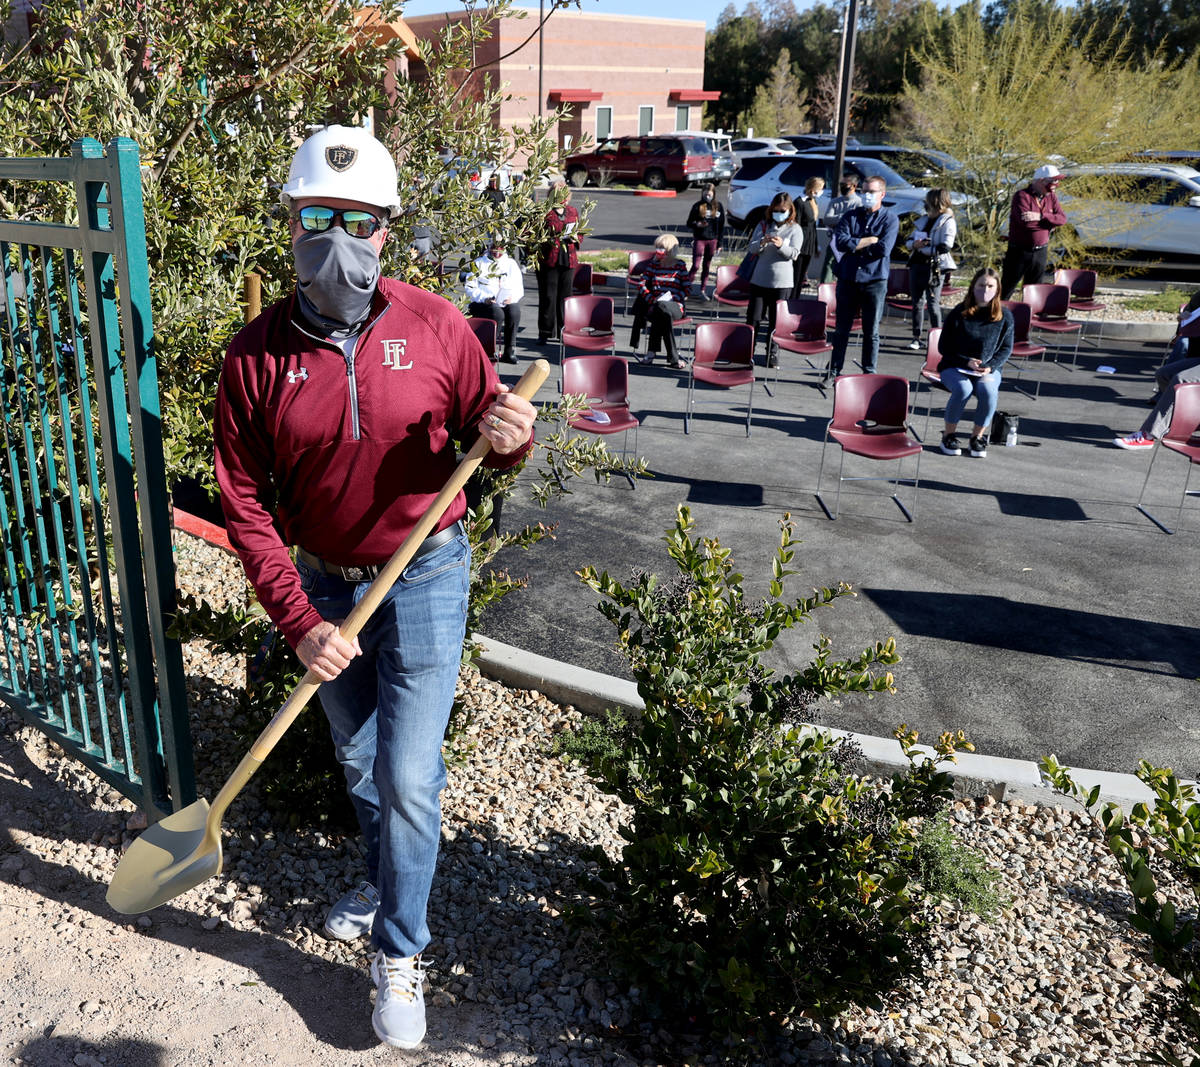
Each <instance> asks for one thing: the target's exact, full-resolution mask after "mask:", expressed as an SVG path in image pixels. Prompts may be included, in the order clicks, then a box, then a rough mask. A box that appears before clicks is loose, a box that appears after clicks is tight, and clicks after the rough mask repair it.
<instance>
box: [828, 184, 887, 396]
mask: <svg viewBox="0 0 1200 1067" xmlns="http://www.w3.org/2000/svg"><path fill="white" fill-rule="evenodd" d="M886 192H887V182H885V181H884V180H883V179H882V178H880V177H879V176H877V175H874V176H872V177H870V178H868V179H867V180H866V183H865V186H864V191H863V193H862V206H861V207H856V208H853V209H851V210H850V211H847V212H846V213H845V214H844V215H843V216H842V217H841V219H840V220H839V221H838V224H837V228H836V229H835V230H834V231H833V238H832V241H831V243H832V245H833V247H834V249H835V250H836V252H835V254H836V255H838V256H840V257H841V258H839V259H838V260H837V265H836V267H835V268H834V272H835V273H836V274H837V279H838V281H837V325H836V327H835V329H834V331H833V353H832V355H831V356H830V371H831V373H832V375H833V377H835V378H836V377H837V376H838V375H839V374H841V373H842V365H843V364H844V363H845V361H846V345H847V343H848V342H849V340H850V328H851V327H852V326H853V325H854V316H855V315H856V314H857V313H858V312H859V309H860V308H861V310H862V335H863V340H862V356H863V358H862V368H863V372H864V373H865V374H874V373H875V365H876V363H877V362H878V360H879V323H880V321H881V320H882V319H883V307H884V302H885V301H886V300H887V283H888V272H889V271H890V270H891V265H892V249H893V248H894V247H895V245H896V235H897V234H898V233H899V231H900V221H899V219H897V218H896V216H895V214H894V213H893V212H892V211H891V210H890V209H889V208H886V207H884V206H883V196H884V193H886Z"/></svg>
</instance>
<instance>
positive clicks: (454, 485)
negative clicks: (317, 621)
mask: <svg viewBox="0 0 1200 1067" xmlns="http://www.w3.org/2000/svg"><path fill="white" fill-rule="evenodd" d="M549 373H550V364H549V363H547V362H546V361H545V360H544V359H539V360H537V361H536V362H535V363H533V364H532V365H531V366H530V367H529V368H528V369H527V370H526V371H525V373H524V374H523V375H521V380H520V381H519V382H517V384H516V387H515V388H514V389H513V393H514V394H515V395H516V396H520V397H524V398H525V399H526V400H532V399H533V397H534V394H536V393H537V391H538V390H539V389H540V388H541V387H542V383H543V382H544V381H545V380H546V377H547V375H548V374H549ZM491 447H492V446H491V443H490V442H489V441H488V439H487V438H486V437H484V436H483V435H482V434H480V435H479V440H478V441H476V442H475V444H474V445H473V446H472V448H471V451H470V452H468V453H467V454H466V455H465V456H463V458H462V459H461V460H459V463H458V466H457V467H456V468H455V469H454V473H453V474H452V475H451V476H450V480H449V481H448V482H447V483H446V485H445V487H444V488H443V489H442V491H441V492H440V493H438V495H437V496H436V497H435V498H434V500H433V502H432V503H431V504H430V505H429V507H427V508H426V509H425V514H424V515H422V516H421V517H420V518H419V519H418V520H417V523H416V525H415V526H414V527H413V528H412V530H411V531H410V532H409V535H408V536H407V537H406V538H405V539H404V543H403V544H402V545H401V546H400V547H399V548H398V549H396V551H395V552H394V553H393V554H392V558H391V559H390V560H388V562H387V564H386V566H385V567H384V568H383V570H381V571H380V572H379V574H378V576H377V577H376V578H375V580H374V581H373V582H372V583H371V587H370V588H369V589H368V590H367V591H366V593H364V594H363V598H362V599H361V600H360V601H359V602H358V603H357V604H356V605H355V607H354V610H353V611H352V612H350V614H349V615H348V616H347V618H346V620H345V622H343V623H341V625H340V626H339V627H338V629H339V630H340V631H341V633H342V636H343V637H344V638H346V640H347V641H352V640H354V638H355V637H357V636H358V632H359V630H361V629H362V628H363V626H365V625H366V622H367V620H368V619H369V618H370V617H371V616H372V615H373V614H374V613H375V609H376V608H377V607H379V605H380V604H381V603H382V601H383V598H384V597H385V596H387V593H388V590H389V589H391V587H392V586H393V585H395V584H396V579H397V578H399V577H400V575H401V574H402V573H403V572H404V568H405V567H407V566H408V564H409V563H410V562H411V560H412V557H413V554H414V553H415V552H416V551H417V548H418V547H419V546H420V544H421V542H422V541H424V540H425V538H427V537H428V536H429V535H430V534H431V533H433V529H434V527H435V526H437V524H438V521H439V520H440V519H441V517H442V516H443V515H444V514H445V513H446V509H447V508H448V507H449V506H450V505H451V504H452V503H453V502H454V498H455V497H456V496H458V494H459V492H460V491H461V489H462V487H463V486H464V485H466V484H467V479H468V478H470V477H471V475H472V474H473V473H474V472H475V468H476V467H478V466H479V464H480V463H481V462H482V460H483V458H484V456H486V455H487V454H488V451H489V449H491ZM320 685H321V681H320V679H319V678H317V677H316V675H314V674H313V672H312V671H311V670H310V671H306V672H305V675H304V677H303V678H302V679H300V683H299V684H298V685H297V686H296V688H295V689H293V690H292V695H291V696H289V697H288V699H287V703H285V704H284V705H283V707H282V708H280V709H279V711H277V712H276V713H275V717H274V718H273V719H272V720H271V721H270V722H269V723H267V725H266V728H265V729H264V730H263V732H262V733H261V734H259V735H258V740H256V741H255V742H254V744H253V745H252V746H251V747H250V755H251V757H253V758H254V759H255V760H257V761H258V762H260V763H261V762H262V761H263V760H264V759H266V758H267V755H268V754H269V753H270V751H271V749H273V748H274V747H275V745H276V744H277V743H278V741H279V739H280V738H281V737H282V736H283V735H284V734H285V733H286V732H287V729H288V727H289V726H291V725H292V722H293V721H294V720H295V718H296V716H297V715H299V714H300V712H301V711H303V710H304V706H305V705H306V704H307V703H308V702H309V701H310V700H311V699H312V696H313V694H314V693H315V692H316V691H317V689H318V688H320ZM222 793H224V790H222ZM218 799H220V798H218ZM230 799H232V798H230ZM216 806H217V804H216V802H214V804H213V807H214V808H216Z"/></svg>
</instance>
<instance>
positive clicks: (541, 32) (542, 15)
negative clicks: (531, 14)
mask: <svg viewBox="0 0 1200 1067" xmlns="http://www.w3.org/2000/svg"><path fill="white" fill-rule="evenodd" d="M545 27H546V0H538V118H539V119H540V118H541V117H542V107H543V106H544V101H545V99H546V94H545V93H544V92H543V91H542V55H543V46H544V44H545V39H544V38H545Z"/></svg>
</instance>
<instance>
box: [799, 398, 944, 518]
mask: <svg viewBox="0 0 1200 1067" xmlns="http://www.w3.org/2000/svg"><path fill="white" fill-rule="evenodd" d="M831 437H832V438H833V440H834V441H836V442H837V443H838V445H839V446H840V447H841V450H842V458H841V463H840V465H839V466H838V491H837V499H836V500H835V501H834V505H833V512H832V513H831V512H830V510H829V508H828V507H826V505H825V501H824V500H823V499H822V498H821V478H822V476H823V474H824V472H825V448H826V446H827V445H828V444H829V439H830V438H831ZM923 451H924V449H923V448H922V447H921V443H920V441H917V440H916V439H915V438H913V437H910V436H909V433H908V380H907V379H905V378H901V377H900V376H899V375H897V374H843V375H841V376H840V377H839V378H838V379H837V381H835V382H834V383H833V418H832V419H830V420H829V425H828V426H827V427H826V428H825V443H824V444H822V446H821V466H820V467H819V468H818V470H817V503H818V504H820V505H821V510H822V511H824V512H825V514H826V515H827V516H828V517H829V518H830V519H836V518H837V517H838V509H839V507H840V506H841V500H842V482H871V481H885V482H891V483H892V484H893V485H894V486H895V487H896V489H897V490H899V487H900V470H901V468H902V467H903V462H904V460H905V459H906V458H907V457H908V456H916V457H917V471H916V475H915V476H914V478H913V506H912V511H911V512H910V511H909V510H908V508H906V507H905V506H904V504H903V503H902V502H901V500H900V497H899V495H898V492H894V493H892V499H893V500H894V501H895V502H896V506H897V507H898V508H899V509H900V510H901V511H902V512H903V513H904V517H905V518H906V519H908V521H909V522H912V521H913V515H915V514H916V510H917V492H918V489H919V486H920V479H921V453H922V452H923ZM847 452H849V453H850V454H851V455H855V456H862V457H863V458H864V459H871V460H878V461H883V462H889V461H898V462H899V464H900V466H899V467H897V469H896V476H895V477H894V478H886V477H872V478H846V477H844V476H843V474H842V471H843V470H844V468H845V465H846V453H847Z"/></svg>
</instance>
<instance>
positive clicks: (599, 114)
mask: <svg viewBox="0 0 1200 1067" xmlns="http://www.w3.org/2000/svg"><path fill="white" fill-rule="evenodd" d="M611 136H612V108H611V107H598V108H596V143H597V144H599V143H600V142H601V141H607V140H608V138H610V137H611Z"/></svg>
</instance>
